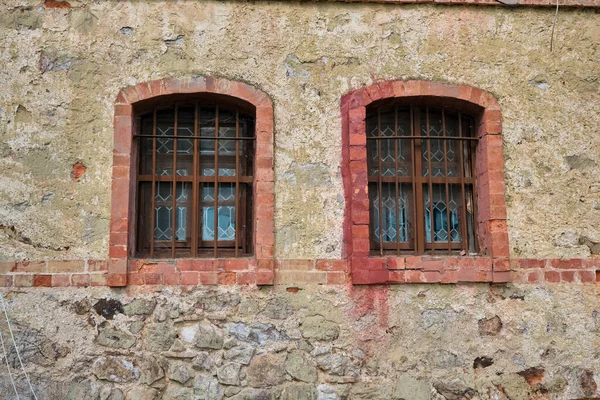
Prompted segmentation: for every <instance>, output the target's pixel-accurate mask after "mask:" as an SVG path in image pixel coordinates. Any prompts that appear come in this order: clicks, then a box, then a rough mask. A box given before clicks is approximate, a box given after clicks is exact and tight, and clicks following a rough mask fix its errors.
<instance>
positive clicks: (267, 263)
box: [257, 259, 275, 271]
mask: <svg viewBox="0 0 600 400" xmlns="http://www.w3.org/2000/svg"><path fill="white" fill-rule="evenodd" d="M257 268H258V269H259V270H268V271H272V270H273V269H274V268H275V260H265V259H262V260H260V259H259V260H258V262H257Z"/></svg>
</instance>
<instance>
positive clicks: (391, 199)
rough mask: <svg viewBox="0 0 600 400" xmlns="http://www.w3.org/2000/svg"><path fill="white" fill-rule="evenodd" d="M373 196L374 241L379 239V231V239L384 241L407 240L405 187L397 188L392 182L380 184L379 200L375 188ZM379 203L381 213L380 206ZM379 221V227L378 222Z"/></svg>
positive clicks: (406, 197)
mask: <svg viewBox="0 0 600 400" xmlns="http://www.w3.org/2000/svg"><path fill="white" fill-rule="evenodd" d="M374 192H375V198H374V199H373V222H374V228H373V232H374V236H375V241H377V242H378V241H379V237H380V232H381V239H382V240H383V241H384V242H397V241H398V242H407V241H408V219H407V215H408V214H409V212H408V204H409V198H408V196H407V194H408V193H407V192H408V191H407V189H406V188H403V186H402V185H400V186H399V188H398V194H396V187H395V186H394V185H393V184H384V185H382V191H381V194H382V196H381V201H380V199H379V191H378V190H375V191H374ZM380 205H381V210H382V212H381V215H380V209H379V207H380ZM380 221H381V224H382V225H381V229H379V224H380Z"/></svg>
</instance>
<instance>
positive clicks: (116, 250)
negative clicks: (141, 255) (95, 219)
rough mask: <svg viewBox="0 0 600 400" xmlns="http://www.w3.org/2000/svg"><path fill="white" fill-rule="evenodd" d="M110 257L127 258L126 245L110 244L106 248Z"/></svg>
mask: <svg viewBox="0 0 600 400" xmlns="http://www.w3.org/2000/svg"><path fill="white" fill-rule="evenodd" d="M108 256H109V257H110V258H127V246H120V245H111V246H110V247H109V248H108Z"/></svg>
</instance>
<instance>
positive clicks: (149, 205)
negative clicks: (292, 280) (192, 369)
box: [106, 76, 275, 286]
mask: <svg viewBox="0 0 600 400" xmlns="http://www.w3.org/2000/svg"><path fill="white" fill-rule="evenodd" d="M112 171H113V173H112V190H111V220H110V239H109V257H110V263H109V266H108V275H107V278H106V281H107V284H108V285H109V286H125V285H127V284H128V282H129V283H132V284H152V285H156V284H184V285H196V284H199V283H200V284H218V283H219V284H234V283H237V284H251V283H256V284H257V285H269V284H272V283H273V281H274V260H273V257H274V243H275V235H274V221H273V215H274V198H275V197H274V175H273V103H272V102H271V100H270V99H269V97H268V96H267V95H266V94H265V93H264V92H262V91H261V90H259V89H256V88H254V87H252V86H250V85H247V84H245V83H242V82H236V81H230V80H227V79H223V78H214V77H203V76H194V77H190V78H165V79H158V80H154V81H150V82H143V83H139V84H137V85H135V86H129V87H127V88H125V89H123V90H122V91H121V92H119V94H118V95H117V98H116V101H115V118H114V148H113V166H112ZM157 259H163V260H164V262H159V261H158V260H157ZM175 259H176V260H175ZM140 266H145V267H144V268H142V267H140Z"/></svg>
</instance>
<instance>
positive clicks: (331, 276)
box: [327, 271, 348, 285]
mask: <svg viewBox="0 0 600 400" xmlns="http://www.w3.org/2000/svg"><path fill="white" fill-rule="evenodd" d="M347 278H348V275H347V274H346V273H345V272H343V271H333V272H327V284H328V285H343V284H345V283H346V281H347Z"/></svg>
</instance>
